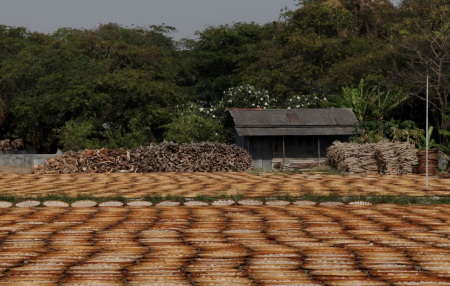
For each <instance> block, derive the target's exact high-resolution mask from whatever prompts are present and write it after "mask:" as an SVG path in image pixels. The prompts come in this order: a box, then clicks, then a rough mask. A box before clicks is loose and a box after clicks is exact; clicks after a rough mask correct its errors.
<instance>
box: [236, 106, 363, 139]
mask: <svg viewBox="0 0 450 286" xmlns="http://www.w3.org/2000/svg"><path fill="white" fill-rule="evenodd" d="M230 113H231V116H232V117H233V120H234V123H235V125H236V130H237V132H238V134H239V135H240V136H269V135H275V136H277V135H280V136H281V135H284V136H285V135H350V134H352V132H353V130H354V128H353V125H354V124H355V123H356V122H358V120H357V119H356V117H355V115H354V114H353V111H352V110H351V109H350V108H334V109H331V108H330V109H264V110H242V109H230Z"/></svg>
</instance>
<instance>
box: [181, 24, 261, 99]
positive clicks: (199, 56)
mask: <svg viewBox="0 0 450 286" xmlns="http://www.w3.org/2000/svg"><path fill="white" fill-rule="evenodd" d="M262 30H263V27H261V26H260V25H258V24H256V23H253V22H251V23H242V22H238V23H234V24H233V25H219V26H210V27H207V28H206V29H205V30H203V31H197V32H196V36H198V39H197V40H191V41H186V42H185V45H186V48H187V49H189V52H187V53H185V55H186V57H187V58H188V65H189V66H190V67H191V68H192V69H193V75H192V76H193V77H194V80H193V83H192V84H193V85H194V90H193V94H194V97H195V100H200V101H203V102H205V103H207V104H212V102H214V101H215V100H217V98H218V97H219V96H221V95H222V94H223V92H224V91H225V90H227V89H229V88H230V87H232V86H237V85H240V84H241V83H242V82H241V80H240V78H239V77H238V73H239V71H240V70H242V69H243V68H245V67H246V66H247V65H248V63H249V62H253V61H255V60H257V58H256V57H255V53H254V52H252V51H251V50H250V51H249V50H248V49H247V48H246V47H247V46H248V45H251V44H254V43H257V42H259V41H260V40H261V36H262Z"/></svg>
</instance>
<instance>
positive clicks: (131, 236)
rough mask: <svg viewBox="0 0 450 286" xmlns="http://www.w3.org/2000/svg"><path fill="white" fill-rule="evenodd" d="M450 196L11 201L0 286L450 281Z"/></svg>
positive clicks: (0, 221) (2, 221)
mask: <svg viewBox="0 0 450 286" xmlns="http://www.w3.org/2000/svg"><path fill="white" fill-rule="evenodd" d="M449 234H450V206H446V205H443V206H433V207H429V206H413V207H408V206H397V205H383V204H379V205H374V206H365V205H345V206H294V205H290V206H284V207H283V206H271V207H269V206H264V207H260V206H222V207H219V206H204V207H199V206H193V207H189V206H179V207H98V208H76V207H71V208H51V207H45V208H5V209H2V214H1V217H0V235H1V239H2V245H1V251H0V264H1V267H0V271H1V274H0V276H1V278H0V285H48V286H50V285H165V286H171V285H174V286H178V285H205V286H206V285H233V286H235V285H297V286H299V285H450V279H448V278H450V239H449V238H448V235H449Z"/></svg>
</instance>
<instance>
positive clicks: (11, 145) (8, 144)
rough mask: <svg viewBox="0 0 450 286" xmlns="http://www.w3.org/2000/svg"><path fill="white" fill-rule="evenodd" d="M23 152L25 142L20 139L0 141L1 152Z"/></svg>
mask: <svg viewBox="0 0 450 286" xmlns="http://www.w3.org/2000/svg"><path fill="white" fill-rule="evenodd" d="M18 150H23V142H22V140H20V139H16V140H13V141H11V140H9V139H6V140H2V141H0V151H18Z"/></svg>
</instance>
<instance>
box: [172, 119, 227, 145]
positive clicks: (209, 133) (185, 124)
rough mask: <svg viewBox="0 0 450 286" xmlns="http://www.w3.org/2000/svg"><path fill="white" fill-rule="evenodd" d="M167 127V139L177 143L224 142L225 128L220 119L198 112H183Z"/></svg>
mask: <svg viewBox="0 0 450 286" xmlns="http://www.w3.org/2000/svg"><path fill="white" fill-rule="evenodd" d="M163 127H165V128H166V130H167V131H166V133H165V138H164V139H165V140H166V141H172V142H175V143H191V142H224V140H225V135H224V128H223V126H222V124H221V123H220V122H219V120H215V119H214V118H211V117H203V116H199V115H196V114H182V115H180V116H179V117H178V118H176V119H175V120H174V121H172V122H171V123H169V124H167V125H164V126H163Z"/></svg>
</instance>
